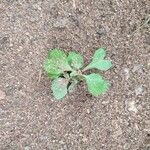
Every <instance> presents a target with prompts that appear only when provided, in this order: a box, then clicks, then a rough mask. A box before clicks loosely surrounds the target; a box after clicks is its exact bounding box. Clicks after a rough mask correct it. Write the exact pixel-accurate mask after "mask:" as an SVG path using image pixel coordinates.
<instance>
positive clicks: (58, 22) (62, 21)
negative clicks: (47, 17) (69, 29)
mask: <svg viewBox="0 0 150 150" xmlns="http://www.w3.org/2000/svg"><path fill="white" fill-rule="evenodd" d="M67 23H68V19H67V18H61V19H59V20H56V21H55V22H54V24H53V26H54V27H55V28H64V27H65V26H66V24H67Z"/></svg>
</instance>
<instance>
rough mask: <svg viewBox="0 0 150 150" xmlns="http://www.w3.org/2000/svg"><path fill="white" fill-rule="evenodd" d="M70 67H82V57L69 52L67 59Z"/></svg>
mask: <svg viewBox="0 0 150 150" xmlns="http://www.w3.org/2000/svg"><path fill="white" fill-rule="evenodd" d="M67 60H68V63H69V65H70V66H72V67H74V68H76V69H80V68H81V67H82V66H83V57H82V56H81V55H80V54H77V53H75V52H69V55H68V57H67Z"/></svg>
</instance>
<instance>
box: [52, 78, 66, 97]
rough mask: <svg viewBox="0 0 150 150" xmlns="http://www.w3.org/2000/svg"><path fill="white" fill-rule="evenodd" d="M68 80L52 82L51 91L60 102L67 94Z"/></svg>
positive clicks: (58, 79) (60, 79) (61, 79)
mask: <svg viewBox="0 0 150 150" xmlns="http://www.w3.org/2000/svg"><path fill="white" fill-rule="evenodd" d="M67 85H68V80H67V79H65V78H57V79H54V80H53V81H52V85H51V89H52V91H53V94H54V97H55V98H56V99H57V100H59V99H61V98H63V97H64V96H65V95H66V94H67Z"/></svg>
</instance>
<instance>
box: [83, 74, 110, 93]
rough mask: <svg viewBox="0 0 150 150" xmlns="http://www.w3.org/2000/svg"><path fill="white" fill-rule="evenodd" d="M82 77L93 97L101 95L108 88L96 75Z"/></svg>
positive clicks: (105, 82)
mask: <svg viewBox="0 0 150 150" xmlns="http://www.w3.org/2000/svg"><path fill="white" fill-rule="evenodd" d="M84 77H85V80H86V84H87V86H88V91H89V93H91V94H92V95H93V96H98V95H100V94H102V93H103V92H105V91H106V90H107V89H108V87H109V84H108V83H107V81H105V80H103V79H102V77H101V76H100V75H98V74H95V73H93V74H90V75H84Z"/></svg>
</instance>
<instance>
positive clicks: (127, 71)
mask: <svg viewBox="0 0 150 150" xmlns="http://www.w3.org/2000/svg"><path fill="white" fill-rule="evenodd" d="M123 71H124V74H125V79H126V80H128V79H129V77H130V74H129V69H128V68H124V70H123Z"/></svg>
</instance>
